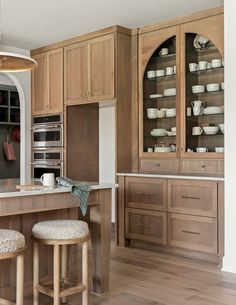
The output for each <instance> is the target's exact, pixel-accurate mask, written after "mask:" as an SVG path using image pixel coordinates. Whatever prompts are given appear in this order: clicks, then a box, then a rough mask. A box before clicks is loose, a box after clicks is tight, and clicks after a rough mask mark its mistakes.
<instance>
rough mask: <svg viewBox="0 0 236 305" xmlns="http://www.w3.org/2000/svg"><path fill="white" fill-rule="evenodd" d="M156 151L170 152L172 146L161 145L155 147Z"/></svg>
mask: <svg viewBox="0 0 236 305" xmlns="http://www.w3.org/2000/svg"><path fill="white" fill-rule="evenodd" d="M154 151H155V152H170V151H171V148H170V146H160V147H155V149H154Z"/></svg>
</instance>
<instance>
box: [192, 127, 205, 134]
mask: <svg viewBox="0 0 236 305" xmlns="http://www.w3.org/2000/svg"><path fill="white" fill-rule="evenodd" d="M202 133H203V129H202V127H200V126H194V127H193V128H192V135H193V136H200V135H201V134H202Z"/></svg>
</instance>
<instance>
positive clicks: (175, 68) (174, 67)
mask: <svg viewBox="0 0 236 305" xmlns="http://www.w3.org/2000/svg"><path fill="white" fill-rule="evenodd" d="M173 69H174V74H176V66H174V67H173Z"/></svg>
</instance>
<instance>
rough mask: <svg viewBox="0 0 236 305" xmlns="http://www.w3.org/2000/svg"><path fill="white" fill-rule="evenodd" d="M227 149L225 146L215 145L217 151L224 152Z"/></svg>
mask: <svg viewBox="0 0 236 305" xmlns="http://www.w3.org/2000/svg"><path fill="white" fill-rule="evenodd" d="M224 151H225V148H224V147H215V152H217V153H223V152H224Z"/></svg>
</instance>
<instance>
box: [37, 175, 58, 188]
mask: <svg viewBox="0 0 236 305" xmlns="http://www.w3.org/2000/svg"><path fill="white" fill-rule="evenodd" d="M40 182H41V183H42V184H43V185H44V186H50V187H53V186H54V185H55V177H54V173H45V174H43V175H42V176H41V177H40Z"/></svg>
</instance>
